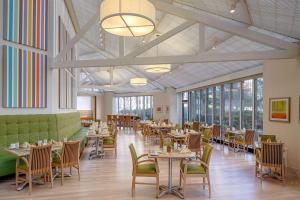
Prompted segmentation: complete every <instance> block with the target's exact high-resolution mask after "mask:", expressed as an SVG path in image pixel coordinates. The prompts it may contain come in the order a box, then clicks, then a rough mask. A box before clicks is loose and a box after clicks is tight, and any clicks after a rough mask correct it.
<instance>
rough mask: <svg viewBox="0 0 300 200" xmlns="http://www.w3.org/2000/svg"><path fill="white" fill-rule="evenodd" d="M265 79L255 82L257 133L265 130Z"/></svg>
mask: <svg viewBox="0 0 300 200" xmlns="http://www.w3.org/2000/svg"><path fill="white" fill-rule="evenodd" d="M263 83H264V81H263V79H262V78H258V79H256V80H255V129H256V130H257V132H262V130H263V123H262V122H263Z"/></svg>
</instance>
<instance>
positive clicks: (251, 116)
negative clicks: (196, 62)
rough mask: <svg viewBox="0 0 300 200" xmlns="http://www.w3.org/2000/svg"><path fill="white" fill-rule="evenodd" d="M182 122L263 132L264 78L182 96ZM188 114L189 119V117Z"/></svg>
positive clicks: (244, 80) (213, 87) (220, 85)
mask: <svg viewBox="0 0 300 200" xmlns="http://www.w3.org/2000/svg"><path fill="white" fill-rule="evenodd" d="M182 99H183V100H182V103H183V104H182V106H183V107H182V109H183V120H184V121H187V120H197V121H200V122H202V123H207V124H209V125H211V124H220V125H221V126H222V131H224V128H233V127H234V128H235V129H242V128H245V129H253V128H254V129H255V130H256V133H257V134H259V133H261V132H262V130H263V78H261V77H257V78H247V79H243V80H239V81H232V82H226V83H222V84H219V85H215V86H209V87H204V88H200V89H197V90H194V91H189V92H183V93H182ZM188 114H191V115H190V117H188V116H189V115H188Z"/></svg>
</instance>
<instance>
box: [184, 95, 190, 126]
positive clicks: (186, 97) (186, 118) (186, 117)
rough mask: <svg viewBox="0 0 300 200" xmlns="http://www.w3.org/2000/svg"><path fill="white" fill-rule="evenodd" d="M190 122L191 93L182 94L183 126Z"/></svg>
mask: <svg viewBox="0 0 300 200" xmlns="http://www.w3.org/2000/svg"><path fill="white" fill-rule="evenodd" d="M187 121H189V93H188V92H184V93H182V124H184V123H185V122H187Z"/></svg>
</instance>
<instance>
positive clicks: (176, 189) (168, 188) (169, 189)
mask: <svg viewBox="0 0 300 200" xmlns="http://www.w3.org/2000/svg"><path fill="white" fill-rule="evenodd" d="M195 156H196V154H195V153H193V152H189V153H180V151H178V150H176V151H173V152H171V153H167V152H163V153H158V154H157V155H153V154H149V155H148V157H149V158H155V159H157V158H160V159H168V166H169V167H168V185H160V187H159V188H160V195H159V197H162V196H164V195H166V194H172V195H175V196H177V197H179V198H181V199H184V195H183V194H182V193H181V191H180V189H181V188H180V186H177V185H176V186H173V185H172V165H173V160H174V159H186V158H193V157H195Z"/></svg>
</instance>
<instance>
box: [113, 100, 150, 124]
mask: <svg viewBox="0 0 300 200" xmlns="http://www.w3.org/2000/svg"><path fill="white" fill-rule="evenodd" d="M113 103H114V105H113V107H114V108H113V111H114V114H121V115H137V116H139V117H140V118H141V119H144V120H147V119H152V118H153V96H132V97H114V100H113Z"/></svg>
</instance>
